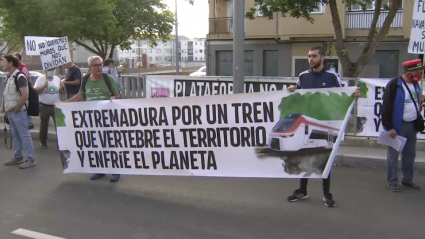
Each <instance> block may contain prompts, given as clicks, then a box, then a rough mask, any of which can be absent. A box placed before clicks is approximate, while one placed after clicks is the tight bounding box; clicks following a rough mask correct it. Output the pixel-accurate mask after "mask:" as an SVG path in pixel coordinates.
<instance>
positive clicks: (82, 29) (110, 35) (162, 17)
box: [0, 0, 174, 58]
mask: <svg viewBox="0 0 425 239" xmlns="http://www.w3.org/2000/svg"><path fill="white" fill-rule="evenodd" d="M0 6H2V7H0V8H3V9H4V10H7V14H6V15H5V16H4V17H3V18H4V27H5V28H6V29H9V30H13V31H14V32H15V33H16V34H17V35H18V36H19V38H20V39H23V38H24V36H29V35H32V36H53V37H60V36H68V39H69V41H70V42H76V43H77V44H79V45H81V46H83V47H84V48H86V49H87V50H89V51H90V52H92V53H94V54H96V55H99V56H101V57H102V58H113V54H114V50H115V48H116V47H117V46H120V47H121V48H122V49H128V48H129V47H130V44H131V42H130V41H129V39H130V38H133V39H148V40H150V41H151V43H152V45H156V42H155V40H156V39H157V38H160V39H163V40H167V39H168V38H169V35H170V33H171V31H172V28H173V26H172V23H173V22H174V18H173V14H172V13H171V12H170V11H168V10H167V6H166V5H165V4H163V3H162V2H161V1H160V0H92V1H85V0H0ZM21 18H22V19H21Z"/></svg>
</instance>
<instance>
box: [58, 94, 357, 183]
mask: <svg viewBox="0 0 425 239" xmlns="http://www.w3.org/2000/svg"><path fill="white" fill-rule="evenodd" d="M354 91H355V88H353V87H350V88H348V87H344V88H329V89H316V90H313V89H312V90H299V91H296V92H294V93H290V92H289V91H278V92H266V93H264V92H263V93H251V94H230V95H220V96H202V97H186V98H178V99H176V98H160V99H122V100H114V101H112V102H111V101H109V100H107V101H88V102H74V103H65V102H59V103H57V104H56V105H55V116H56V117H55V118H56V126H57V135H58V141H59V150H60V153H61V162H62V165H63V169H64V170H63V172H64V173H117V174H133V175H177V176H216V177H266V178H302V177H305V178H322V177H327V176H328V174H329V171H330V170H331V167H332V163H333V161H334V157H335V155H336V152H337V150H338V147H339V144H340V139H341V137H342V135H343V134H344V130H340V129H345V126H346V124H347V121H348V119H349V115H350V112H351V109H352V107H353V105H354V104H353V103H354V96H353V93H354Z"/></svg>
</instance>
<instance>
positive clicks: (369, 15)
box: [347, 10, 403, 29]
mask: <svg viewBox="0 0 425 239" xmlns="http://www.w3.org/2000/svg"><path fill="white" fill-rule="evenodd" d="M374 12H375V11H374V10H372V11H350V12H347V29H370V26H371V24H372V20H373V14H374ZM387 16H388V11H381V14H380V15H379V18H378V22H377V24H376V27H377V28H381V27H382V25H383V24H384V21H385V18H386V17H387ZM401 27H403V10H398V11H397V13H396V15H395V17H394V20H393V23H392V24H391V26H390V28H401Z"/></svg>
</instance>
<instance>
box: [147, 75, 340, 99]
mask: <svg viewBox="0 0 425 239" xmlns="http://www.w3.org/2000/svg"><path fill="white" fill-rule="evenodd" d="M297 81H298V77H245V86H244V93H257V92H269V91H281V90H284V89H286V87H287V86H290V85H295V84H296V83H297ZM346 85H347V81H346V80H343V86H344V87H345V86H346ZM144 86H145V88H144V89H145V90H146V91H145V93H146V94H145V95H146V98H167V97H189V96H191V97H192V96H208V95H227V94H233V78H232V77H226V76H207V77H186V76H173V75H166V76H159V75H148V76H146V79H145V82H144Z"/></svg>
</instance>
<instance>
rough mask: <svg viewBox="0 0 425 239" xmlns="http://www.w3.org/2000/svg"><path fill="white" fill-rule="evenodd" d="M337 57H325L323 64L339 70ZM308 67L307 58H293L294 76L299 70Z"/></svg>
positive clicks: (298, 73) (296, 75) (297, 74)
mask: <svg viewBox="0 0 425 239" xmlns="http://www.w3.org/2000/svg"><path fill="white" fill-rule="evenodd" d="M338 63H339V61H338V59H325V61H324V64H325V65H326V66H328V67H329V68H331V69H332V68H333V69H334V70H335V71H336V72H339V67H338ZM308 69H310V64H308V59H307V58H305V59H295V73H294V76H295V77H298V76H299V75H300V73H301V72H303V71H305V70H308Z"/></svg>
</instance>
